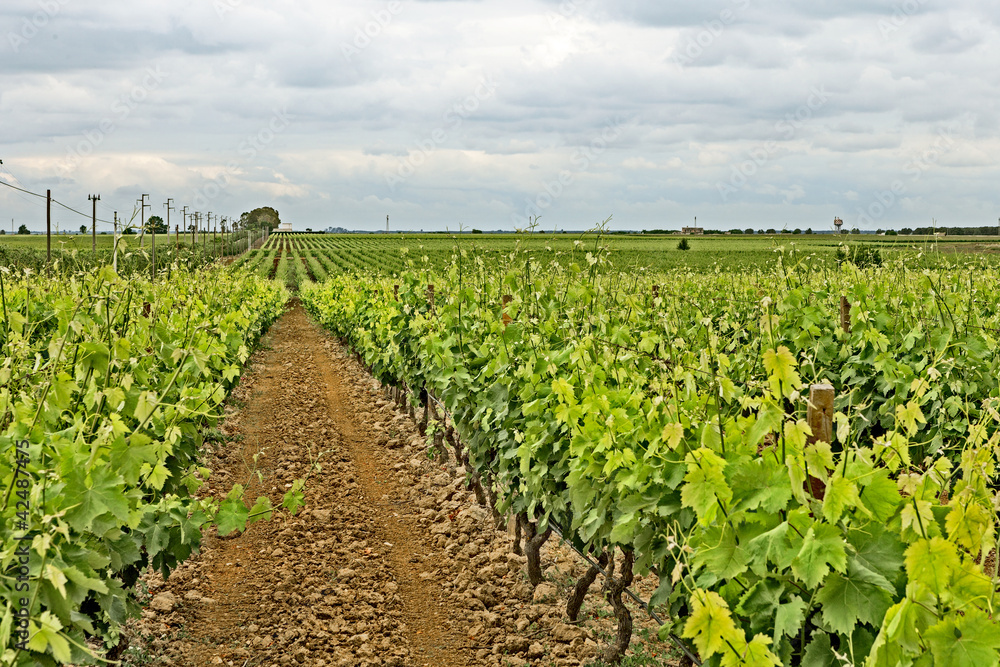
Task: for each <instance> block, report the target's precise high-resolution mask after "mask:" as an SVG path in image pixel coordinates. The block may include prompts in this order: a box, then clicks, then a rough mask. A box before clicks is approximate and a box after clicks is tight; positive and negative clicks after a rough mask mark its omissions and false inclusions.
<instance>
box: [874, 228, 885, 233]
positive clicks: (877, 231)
mask: <svg viewBox="0 0 1000 667" xmlns="http://www.w3.org/2000/svg"><path fill="white" fill-rule="evenodd" d="M875 233H876V234H885V230H884V229H876V230H875Z"/></svg>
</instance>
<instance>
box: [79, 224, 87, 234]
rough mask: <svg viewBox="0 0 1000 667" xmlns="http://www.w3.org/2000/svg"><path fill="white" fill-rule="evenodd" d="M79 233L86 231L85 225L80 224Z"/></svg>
mask: <svg viewBox="0 0 1000 667" xmlns="http://www.w3.org/2000/svg"><path fill="white" fill-rule="evenodd" d="M80 233H81V234H86V233H87V225H80Z"/></svg>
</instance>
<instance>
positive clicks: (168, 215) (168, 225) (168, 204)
mask: <svg viewBox="0 0 1000 667" xmlns="http://www.w3.org/2000/svg"><path fill="white" fill-rule="evenodd" d="M173 201H174V198H173V197H167V203H166V204H164V206H166V207H167V243H170V212H171V211H176V210H177V209H176V208H174V207H173V206H171V204H172V203H173Z"/></svg>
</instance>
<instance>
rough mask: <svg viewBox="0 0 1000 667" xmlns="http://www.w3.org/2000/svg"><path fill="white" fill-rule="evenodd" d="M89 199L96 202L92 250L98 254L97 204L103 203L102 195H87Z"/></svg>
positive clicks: (92, 220) (91, 237) (92, 229)
mask: <svg viewBox="0 0 1000 667" xmlns="http://www.w3.org/2000/svg"><path fill="white" fill-rule="evenodd" d="M87 199H89V200H90V201H92V202H94V214H93V218H91V227H90V249H91V250H93V251H94V252H95V253H96V252H97V202H99V201H101V195H87Z"/></svg>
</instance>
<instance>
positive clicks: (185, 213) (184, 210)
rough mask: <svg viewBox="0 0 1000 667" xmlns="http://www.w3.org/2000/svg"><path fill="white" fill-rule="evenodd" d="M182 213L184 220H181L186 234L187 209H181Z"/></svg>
mask: <svg viewBox="0 0 1000 667" xmlns="http://www.w3.org/2000/svg"><path fill="white" fill-rule="evenodd" d="M182 212H183V213H184V220H183V222H184V233H185V234H187V230H188V228H187V225H188V221H187V219H188V207H187V206H185V207H184V208H183V209H182Z"/></svg>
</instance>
